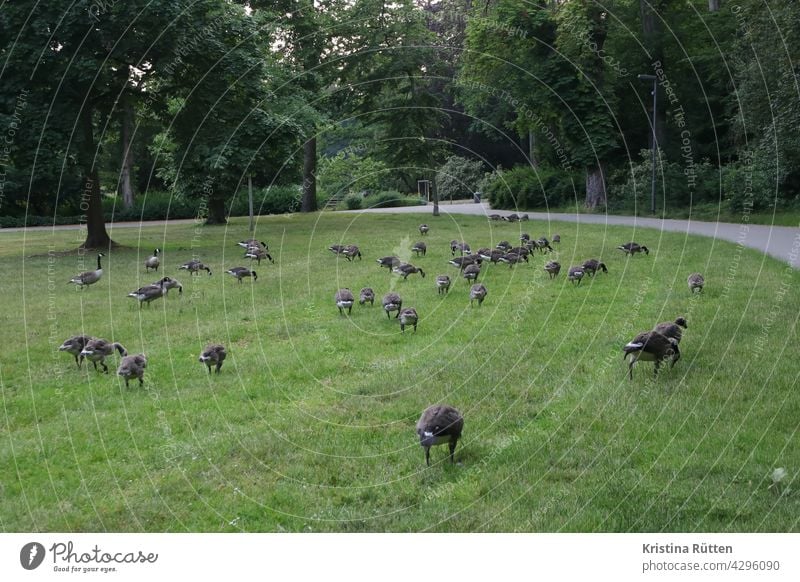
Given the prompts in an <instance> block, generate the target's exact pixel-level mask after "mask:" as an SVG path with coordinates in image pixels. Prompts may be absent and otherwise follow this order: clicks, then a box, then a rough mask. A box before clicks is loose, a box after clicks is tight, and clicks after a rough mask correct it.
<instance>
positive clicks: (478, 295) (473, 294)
mask: <svg viewBox="0 0 800 582" xmlns="http://www.w3.org/2000/svg"><path fill="white" fill-rule="evenodd" d="M487 293H488V291H487V290H486V286H485V285H484V284H483V283H476V284H475V285H473V286H472V288H471V289H470V290H469V306H470V307H472V306H473V304H472V302H473V301H477V302H478V307H480V306H481V305H483V300H484V299H486V294H487Z"/></svg>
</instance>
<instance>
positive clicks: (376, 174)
mask: <svg viewBox="0 0 800 582" xmlns="http://www.w3.org/2000/svg"><path fill="white" fill-rule="evenodd" d="M386 172H387V167H386V164H385V163H384V162H382V161H380V160H376V159H374V158H372V157H370V156H361V155H358V154H356V153H346V152H344V151H342V152H339V153H337V154H336V155H335V156H333V157H330V158H326V157H324V158H322V159H321V160H320V161H319V162H318V164H317V183H318V185H319V188H320V191H321V192H324V193H325V195H327V196H328V197H330V196H341V195H342V194H349V193H360V192H363V191H367V192H372V191H374V190H377V189H378V188H379V187H380V185H381V184H383V183H384V182H385V178H386Z"/></svg>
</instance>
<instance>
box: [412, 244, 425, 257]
mask: <svg viewBox="0 0 800 582" xmlns="http://www.w3.org/2000/svg"><path fill="white" fill-rule="evenodd" d="M411 251H412V252H415V253H417V256H418V257H419V256H423V257H424V256H425V253H427V252H428V245H426V244H425V243H424V242H422V241H420V242H418V243H416V244H415V245H414V246H413V247H411Z"/></svg>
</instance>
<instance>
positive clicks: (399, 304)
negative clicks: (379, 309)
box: [382, 292, 403, 319]
mask: <svg viewBox="0 0 800 582" xmlns="http://www.w3.org/2000/svg"><path fill="white" fill-rule="evenodd" d="M382 304H383V309H384V311H386V317H387V318H388V319H391V312H392V311H396V312H397V315H395V319H397V318H398V317H400V310H401V309H402V308H403V299H402V298H401V297H400V295H399V294H398V293H395V292H391V293H387V294H386V295H384V296H383V300H382Z"/></svg>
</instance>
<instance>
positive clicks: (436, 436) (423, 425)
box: [417, 405, 464, 467]
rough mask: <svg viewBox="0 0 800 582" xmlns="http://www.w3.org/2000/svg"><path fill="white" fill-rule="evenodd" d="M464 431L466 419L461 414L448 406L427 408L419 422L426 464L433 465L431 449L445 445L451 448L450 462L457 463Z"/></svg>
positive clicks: (418, 431) (418, 433)
mask: <svg viewBox="0 0 800 582" xmlns="http://www.w3.org/2000/svg"><path fill="white" fill-rule="evenodd" d="M463 430H464V417H462V416H461V413H460V412H459V411H458V410H456V409H455V408H453V407H452V406H447V405H434V406H431V407H429V408H426V409H425V411H424V412H423V413H422V416H420V417H419V420H418V421H417V436H418V437H419V444H420V445H421V446H422V448H423V449H425V464H426V465H427V466H429V467H430V465H431V447H434V446H436V445H443V444H445V443H447V444H448V446H449V447H450V462H451V463H455V460H454V458H453V455H454V454H455V452H456V445H457V444H458V439H460V438H461V433H462V432H463Z"/></svg>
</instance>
